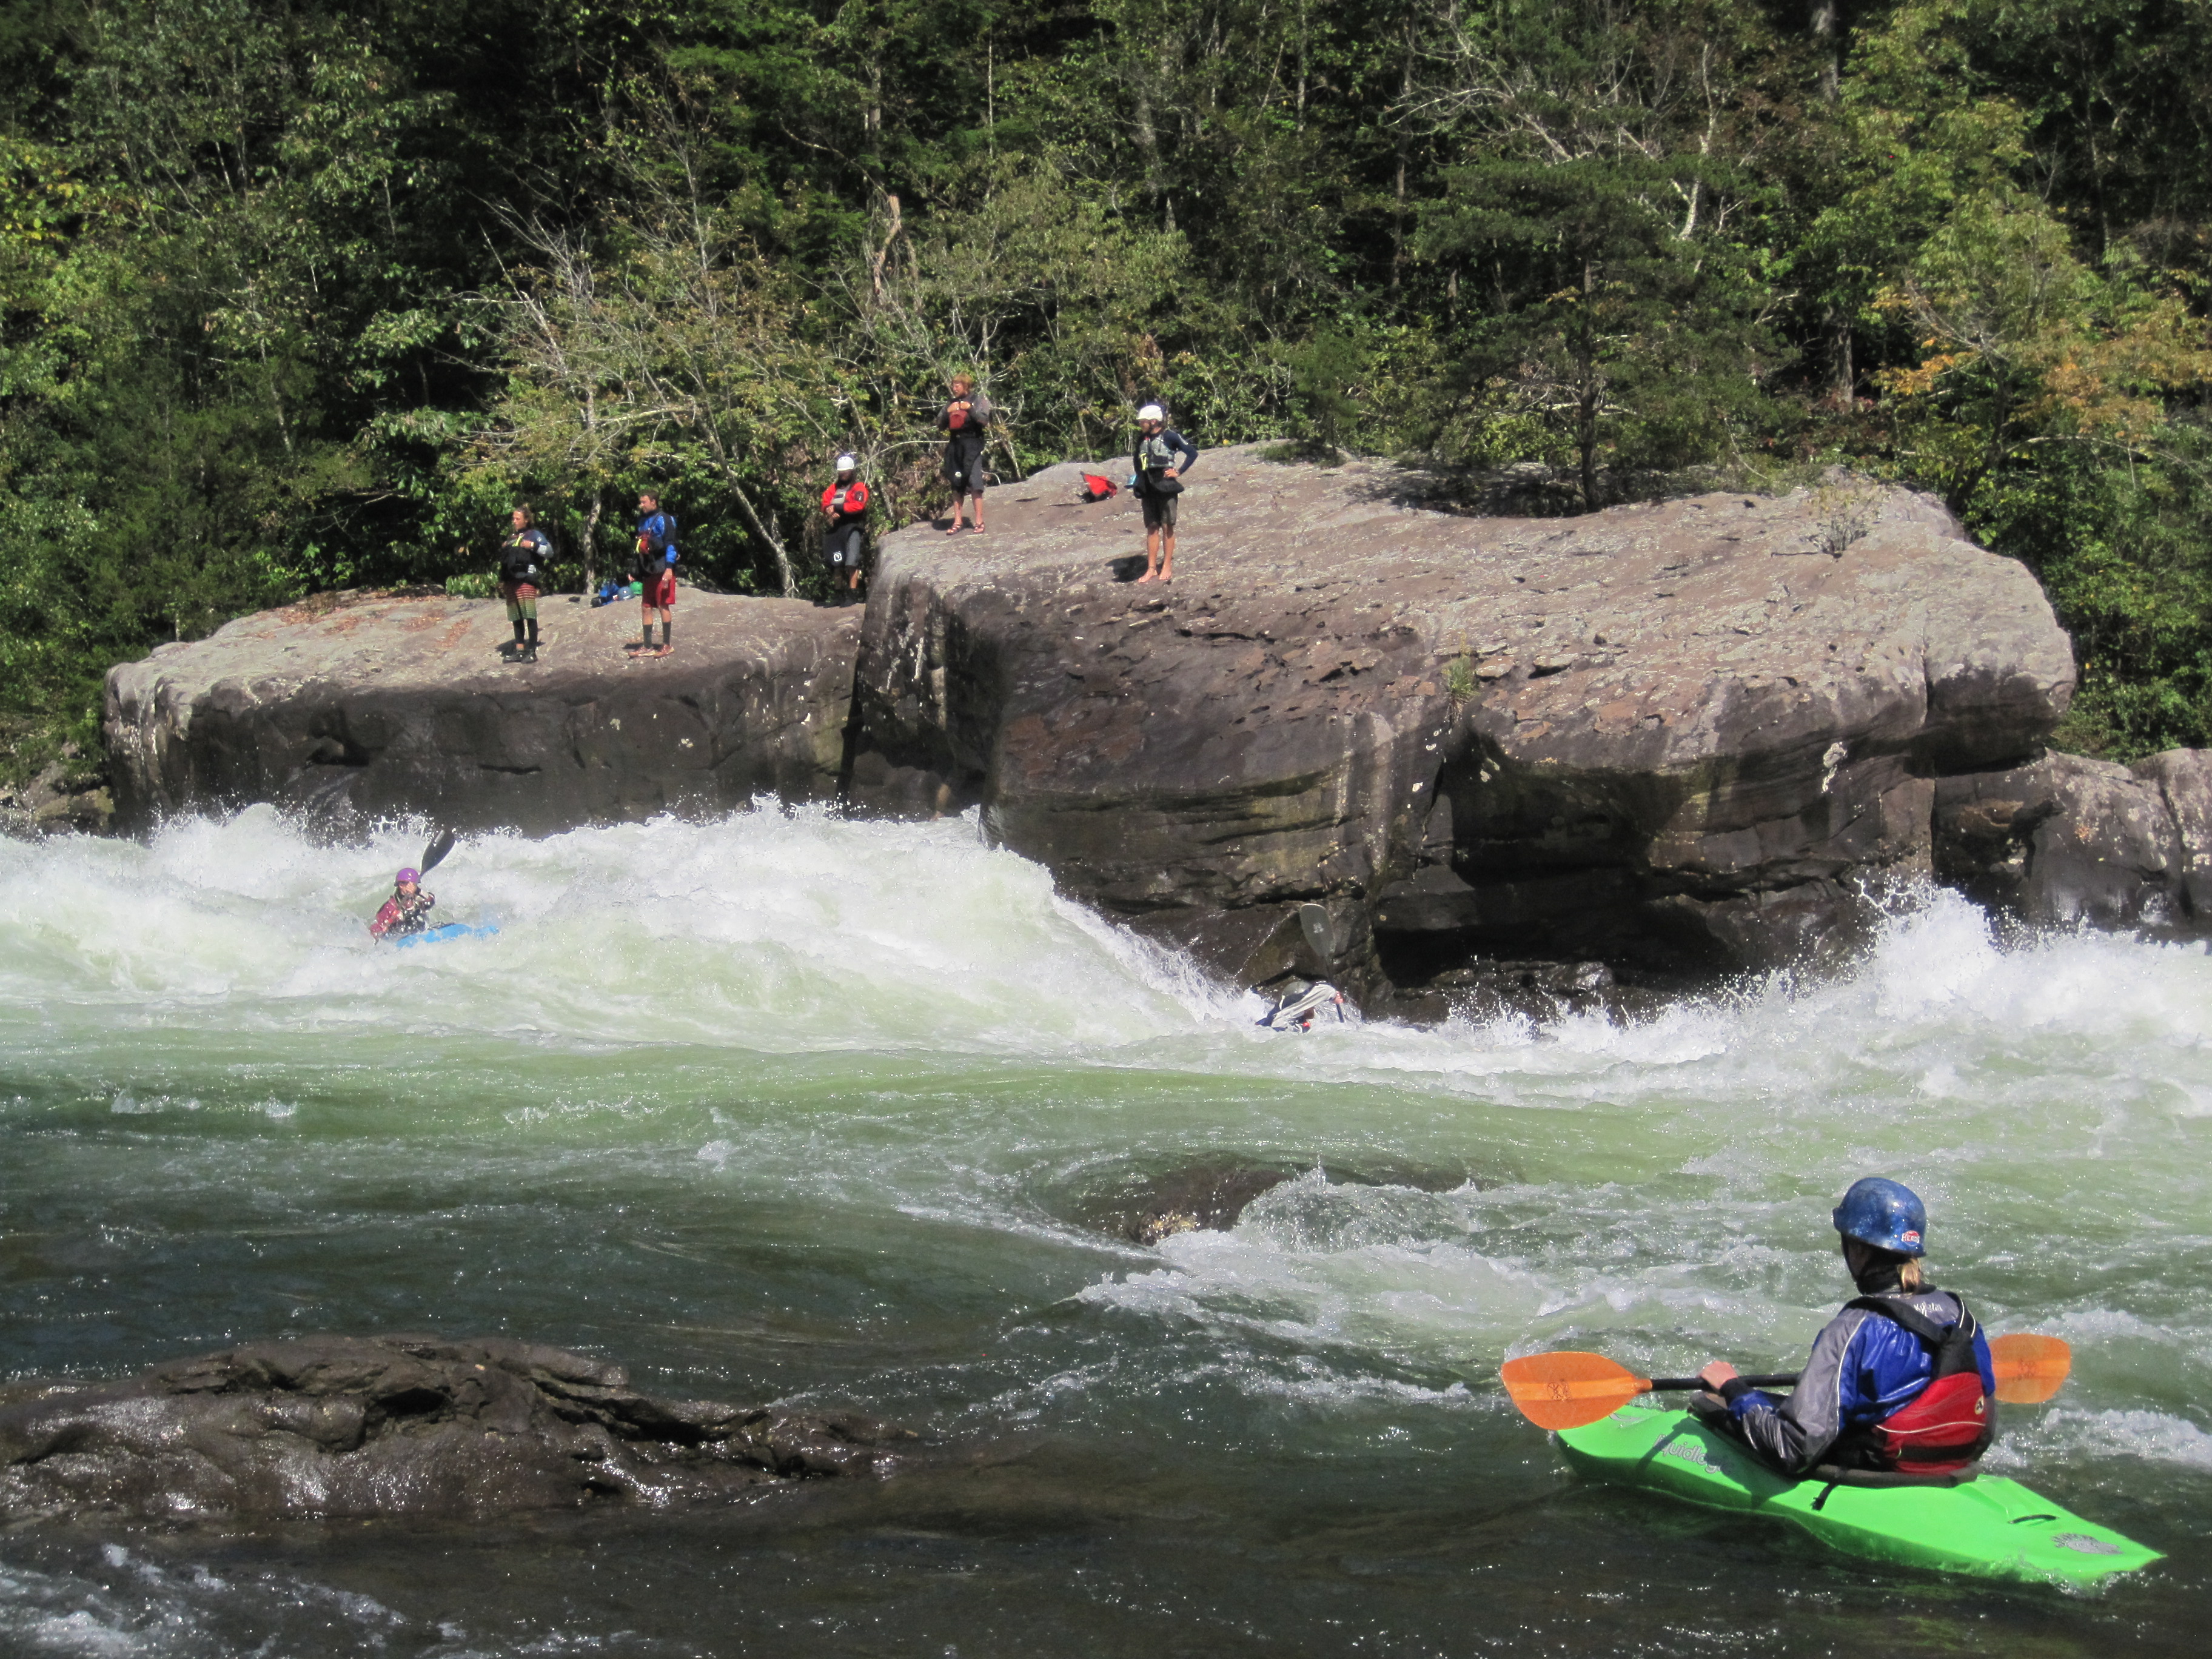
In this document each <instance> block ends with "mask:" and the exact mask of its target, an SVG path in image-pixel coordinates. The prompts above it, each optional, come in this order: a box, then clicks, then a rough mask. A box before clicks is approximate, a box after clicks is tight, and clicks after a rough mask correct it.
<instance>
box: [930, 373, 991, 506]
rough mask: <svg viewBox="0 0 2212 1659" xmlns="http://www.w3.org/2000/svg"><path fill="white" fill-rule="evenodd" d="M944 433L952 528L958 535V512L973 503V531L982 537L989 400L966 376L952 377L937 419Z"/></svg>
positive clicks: (989, 417)
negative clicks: (949, 393) (947, 399)
mask: <svg viewBox="0 0 2212 1659" xmlns="http://www.w3.org/2000/svg"><path fill="white" fill-rule="evenodd" d="M937 424H938V426H939V428H942V429H943V431H944V433H945V483H948V484H951V486H952V527H951V529H950V530H947V531H946V532H945V534H946V535H948V536H957V535H958V534H959V533H960V513H961V509H962V508H963V507H965V506H966V505H967V504H968V500H969V497H970V496H973V497H974V498H975V534H976V535H978V536H980V535H981V534H982V533H983V444H984V440H985V436H986V433H987V428H989V426H990V424H991V400H990V399H989V398H986V397H985V396H984V395H983V394H982V393H981V392H978V391H976V390H975V381H973V380H969V378H968V377H967V376H966V375H965V374H956V375H954V376H953V377H952V398H951V401H950V402H949V403H947V404H945V412H944V413H943V414H942V415H940V416H938V417H937Z"/></svg>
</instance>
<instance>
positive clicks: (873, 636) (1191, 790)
mask: <svg viewBox="0 0 2212 1659" xmlns="http://www.w3.org/2000/svg"><path fill="white" fill-rule="evenodd" d="M1079 471H1080V469H1079V468H1075V467H1063V468H1055V469H1052V470H1050V471H1046V472H1043V473H1040V474H1039V475H1037V476H1036V477H1034V478H1032V479H1030V481H1028V482H1027V483H1024V484H1022V485H1020V486H1018V487H1015V488H1012V489H1006V490H1003V491H1001V492H1000V493H999V495H997V497H995V498H994V503H993V518H992V520H991V530H990V533H989V534H988V535H987V536H984V537H980V538H969V537H963V538H958V539H957V540H956V541H951V542H948V540H947V538H945V537H943V536H942V535H939V534H938V533H936V532H933V531H932V530H929V529H927V528H926V527H917V528H915V529H912V530H908V531H907V532H902V533H901V534H900V535H898V536H895V537H892V538H890V540H889V541H888V543H887V544H886V546H885V548H884V556H883V561H882V568H881V569H880V571H879V573H878V578H877V583H876V590H875V592H874V594H873V595H872V598H871V600H870V603H869V607H868V617H867V625H866V632H865V634H864V636H863V639H862V642H861V652H860V670H859V676H858V685H857V692H856V695H857V697H858V702H859V714H860V730H861V734H862V735H861V738H860V745H861V752H860V757H859V759H858V762H857V763H856V765H855V768H854V775H853V781H852V785H853V790H854V796H855V799H858V800H860V801H861V802H863V803H866V804H870V805H878V806H882V807H886V808H895V807H897V806H900V805H914V804H921V803H934V804H938V805H948V804H955V803H964V802H969V801H976V802H980V803H981V805H982V809H983V817H984V823H985V824H986V826H987V829H988V831H989V833H990V834H992V835H993V836H995V837H996V838H998V839H999V840H1000V841H1001V842H1005V843H1006V845H1008V846H1011V847H1012V848H1016V849H1018V850H1019V851H1021V852H1023V853H1024V854H1029V855H1030V856H1031V857H1034V858H1036V859H1039V860H1042V861H1043V862H1044V863H1046V864H1048V865H1049V866H1051V867H1052V868H1053V869H1054V872H1056V873H1057V874H1058V876H1059V878H1060V881H1061V882H1062V884H1064V885H1065V886H1066V887H1067V888H1068V889H1069V890H1072V891H1073V892H1074V893H1076V894H1078V895H1079V896H1083V897H1085V898H1088V899H1090V900H1091V901H1093V902H1096V903H1097V904H1099V905H1100V906H1101V907H1102V908H1105V909H1107V910H1108V911H1109V912H1111V913H1113V914H1115V915H1121V916H1122V917H1125V918H1127V919H1129V920H1130V921H1133V923H1134V924H1136V925H1137V926H1139V927H1143V928H1146V929H1148V930H1150V931H1152V932H1154V933H1158V934H1160V935H1162V936H1164V937H1167V938H1170V939H1175V940H1176V941H1177V942H1180V943H1183V944H1186V945H1191V946H1193V947H1194V948H1196V949H1198V950H1199V951H1200V952H1201V953H1202V954H1204V955H1206V956H1209V957H1212V959H1213V960H1214V961H1215V962H1216V963H1218V964H1219V965H1220V966H1222V967H1223V968H1225V969H1228V970H1230V971H1231V972H1234V973H1237V974H1238V975H1241V976H1243V977H1245V978H1247V979H1263V978H1265V977H1267V975H1269V974H1271V973H1273V972H1276V971H1279V970H1282V969H1288V968H1291V967H1293V966H1297V967H1299V968H1301V969H1303V970H1304V971H1308V972H1316V971H1322V970H1324V969H1326V970H1328V971H1329V972H1332V973H1334V974H1335V975H1339V976H1340V977H1343V978H1347V979H1350V980H1352V981H1354V982H1355V983H1357V982H1362V981H1365V982H1368V983H1374V982H1376V981H1377V980H1378V979H1379V978H1380V977H1381V976H1385V975H1387V977H1388V978H1389V979H1390V980H1392V981H1396V982H1398V983H1401V984H1406V983H1418V982H1420V981H1424V980H1425V979H1427V978H1429V977H1431V976H1432V975H1435V974H1437V973H1438V972H1440V971H1442V970H1443V969H1447V968H1449V967H1450V966H1452V965H1454V964H1456V963H1460V962H1463V961H1464V960H1466V959H1467V958H1468V956H1469V955H1470V954H1472V953H1476V952H1480V953H1484V954H1500V953H1503V954H1508V955H1512V956H1516V957H1561V956H1570V957H1571V956H1591V957H1607V958H1610V959H1613V960H1616V961H1622V962H1627V963H1641V964H1644V965H1647V966H1651V967H1657V968H1667V967H1682V968H1697V969H1715V968H1732V967H1741V966H1753V965H1759V964H1762V963H1771V962H1775V961H1778V960H1782V959H1784V958H1788V957H1792V956H1794V955H1796V954H1797V953H1798V952H1799V951H1802V949H1803V948H1804V947H1805V946H1806V945H1808V943H1813V942H1817V941H1819V940H1821V939H1826V938H1828V937H1832V936H1835V935H1837V934H1838V933H1843V932H1846V931H1848V927H1849V924H1850V922H1851V921H1852V920H1853V918H1854V916H1855V915H1856V914H1857V909H1858V906H1859V902H1860V901H1859V899H1858V897H1857V888H1858V884H1860V883H1861V882H1862V881H1863V878H1866V877H1869V876H1870V875H1880V874H1882V873H1885V872H1916V873H1917V872H1927V871H1928V870H1929V868H1930V866H1931V862H1932V853H1933V842H1932V814H1933V809H1934V805H1935V797H1936V786H1937V783H1938V781H1941V780H1942V779H1946V778H1952V777H1957V776H1960V775H1970V774H1974V773H1978V772H1983V771H1989V770H1993V769H2003V768H2006V767H2008V766H2012V765H2015V764H2017V763H2023V762H2026V761H2027V760H2029V759H2032V758H2033V757H2034V756H2035V755H2036V754H2037V753H2038V752H2039V748H2040V745H2041V743H2042V740H2043V738H2044V737H2045V735H2046V734H2047V733H2048V732H2050V730H2051V727H2052V726H2054V725H2055V724H2056V723H2057V720H2058V718H2059V716H2060V715H2061V714H2063V711H2064V708H2065V706H2066V702H2067V699H2068V697H2069V696H2070V694H2071V690H2072V686H2073V678H2074V671H2073V660H2072V653H2071V650H2070V647H2069V642H2068V641H2067V639H2066V637H2065V635H2063V633H2062V632H2061V631H2060V630H2059V629H2058V628H2057V624H2056V623H2055V622H2054V621H2053V619H2052V617H2051V611H2050V607H2049V606H2048V605H2047V604H2046V603H2045V600H2044V599H2043V596H2042V594H2041V592H2040V591H2039V588H2038V587H2037V586H2036V583H2035V581H2034V580H2033V577H2032V576H2031V575H2030V574H2028V572H2027V570H2026V569H2024V568H2021V566H2019V565H2018V564H2015V563H2014V562H2011V561H2008V560H2005V559H2001V558H1998V557H1996V556H1994V555H1991V554H1989V553H1986V552H1984V551H1983V550H1980V549H1978V548H1976V547H1975V546H1973V545H1972V544H1971V543H1969V542H1967V541H1966V539H1965V538H1964V537H1963V536H1962V535H1961V533H1960V531H1959V529H1958V527H1957V526H1956V525H1955V524H1954V523H1953V522H1952V520H1950V519H1949V518H1948V515H1946V514H1945V513H1942V511H1941V510H1940V509H1939V508H1937V507H1935V506H1933V505H1932V504H1930V503H1929V502H1927V501H1923V500H1922V499H1920V498H1917V497H1913V496H1910V495H1904V494H1902V493H1898V492H1876V491H1875V490H1872V489H1869V488H1867V487H1864V486H1858V487H1854V486H1851V485H1849V484H1839V485H1838V486H1837V487H1836V488H1834V489H1831V490H1826V491H1814V492H1801V493H1799V494H1798V495H1793V496H1790V497H1788V498H1786V499H1781V500H1771V499H1762V498H1754V497H1747V496H1741V495H1711V496H1705V497H1702V498H1699V499H1696V500H1690V501H1670V502H1667V503H1664V504H1661V505H1656V506H1649V507H1620V508H1615V509H1613V510H1612V511H1609V512H1606V513H1597V514H1593V515H1590V516H1589V517H1585V518H1579V519H1569V520H1484V519H1466V518H1453V517H1448V516H1445V515H1442V514H1438V513H1430V512H1425V511H1422V510H1420V509H1419V507H1415V506H1413V505H1410V504H1408V503H1407V501H1403V500H1401V499H1400V498H1399V497H1398V495H1397V494H1396V490H1397V489H1398V487H1399V486H1398V480H1397V476H1396V475H1395V474H1394V473H1393V472H1392V471H1390V470H1389V469H1386V468H1383V467H1379V466H1372V465H1357V464H1355V465H1347V466H1346V467H1343V468H1340V469H1336V470H1334V471H1322V470H1319V469H1315V468H1308V467H1285V466H1279V465H1270V464H1268V463H1267V462H1264V461H1262V460H1261V459H1259V458H1258V457H1257V456H1256V455H1255V453H1251V452H1249V451H1225V452H1219V453H1214V454H1211V455H1208V456H1206V458H1205V459H1204V460H1203V461H1202V462H1201V463H1200V467H1199V469H1198V470H1197V471H1196V472H1195V473H1194V476H1193V478H1192V481H1191V487H1190V489H1188V492H1187V493H1186V494H1185V495H1184V496H1183V497H1182V501H1183V507H1182V513H1183V523H1182V531H1181V538H1180V547H1179V551H1178V556H1177V562H1178V565H1179V568H1180V574H1178V576H1177V579H1176V581H1175V582H1174V584H1173V585H1172V586H1168V587H1165V588H1162V587H1159V586H1139V585H1135V584H1133V583H1131V582H1129V581H1127V580H1125V578H1126V577H1127V575H1129V574H1133V565H1134V558H1135V556H1136V555H1137V553H1138V551H1139V549H1140V548H1141V545H1142V532H1141V529H1140V526H1139V517H1138V513H1137V509H1136V507H1135V505H1134V504H1133V502H1130V501H1127V500H1126V499H1123V500H1120V501H1113V502H1109V503H1106V504H1103V505H1100V506H1097V507H1085V506H1080V505H1078V504H1076V502H1075V500H1074V489H1075V479H1076V477H1077V474H1078V473H1079ZM1308 899H1318V900H1320V901H1322V902H1324V903H1325V904H1326V905H1327V906H1328V909H1329V911H1330V913H1331V916H1332V919H1333V923H1334V926H1333V927H1332V928H1331V929H1330V930H1329V932H1330V934H1331V937H1330V938H1329V939H1328V940H1327V941H1326V942H1327V943H1328V945H1329V947H1330V948H1329V951H1328V958H1329V959H1328V960H1322V959H1320V956H1319V953H1317V952H1316V951H1315V950H1314V948H1313V946H1312V944H1311V943H1310V940H1309V939H1308V938H1307V937H1306V936H1305V935H1304V934H1303V933H1301V932H1300V930H1299V929H1298V928H1297V927H1295V925H1293V923H1292V921H1291V911H1292V907H1293V906H1294V904H1295V902H1297V901H1300V900H1308Z"/></svg>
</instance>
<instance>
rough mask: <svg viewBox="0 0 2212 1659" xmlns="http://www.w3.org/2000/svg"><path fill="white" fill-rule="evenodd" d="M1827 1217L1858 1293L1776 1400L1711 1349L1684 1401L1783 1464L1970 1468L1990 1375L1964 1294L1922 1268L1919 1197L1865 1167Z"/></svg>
mask: <svg viewBox="0 0 2212 1659" xmlns="http://www.w3.org/2000/svg"><path fill="white" fill-rule="evenodd" d="M1832 1219H1833V1221H1834V1223H1835V1226H1836V1231H1838V1233H1840V1234H1841V1235H1842V1236H1843V1252H1844V1264H1845V1265H1846V1266H1847V1267H1849V1268H1850V1274H1851V1277H1852V1279H1854V1280H1855V1281H1857V1285H1858V1290H1859V1294H1858V1296H1857V1297H1856V1298H1855V1299H1854V1300H1852V1301H1851V1302H1850V1303H1849V1304H1846V1305H1845V1306H1844V1310H1843V1311H1842V1312H1841V1313H1839V1314H1838V1315H1837V1316H1835V1318H1833V1319H1832V1320H1830V1321H1829V1322H1828V1323H1827V1326H1826V1328H1825V1329H1823V1330H1822V1331H1821V1333H1820V1335H1819V1336H1818V1337H1817V1338H1815V1339H1814V1343H1813V1352H1812V1353H1811V1354H1810V1355H1809V1356H1808V1358H1807V1359H1806V1361H1805V1366H1804V1370H1802V1372H1801V1373H1800V1374H1799V1376H1798V1378H1797V1385H1796V1389H1794V1390H1793V1391H1792V1392H1791V1393H1790V1396H1789V1397H1788V1398H1787V1399H1784V1400H1778V1399H1776V1398H1775V1397H1774V1396H1773V1395H1769V1394H1765V1393H1762V1392H1761V1391H1760V1390H1759V1389H1754V1388H1753V1387H1752V1386H1751V1385H1750V1384H1748V1383H1746V1382H1745V1381H1744V1380H1743V1379H1742V1378H1741V1377H1740V1376H1737V1375H1736V1372H1735V1367H1734V1366H1733V1365H1730V1364H1728V1363H1727V1362H1726V1361H1724V1360H1715V1361H1713V1363H1712V1364H1709V1365H1707V1366H1706V1367H1705V1370H1701V1371H1699V1373H1698V1380H1699V1382H1701V1383H1704V1384H1705V1386H1706V1388H1707V1389H1711V1390H1712V1392H1711V1393H1709V1394H1698V1395H1692V1396H1691V1401H1690V1409H1691V1410H1692V1411H1693V1412H1695V1413H1697V1414H1698V1415H1699V1417H1700V1418H1702V1419H1705V1421H1707V1422H1709V1423H1711V1424H1714V1425H1716V1426H1718V1427H1720V1428H1723V1429H1724V1430H1725V1431H1728V1432H1730V1433H1733V1434H1735V1435H1736V1436H1738V1437H1741V1439H1742V1440H1743V1441H1744V1442H1745V1443H1746V1444H1747V1445H1749V1446H1750V1447H1751V1449H1753V1451H1755V1452H1757V1453H1758V1454H1759V1456H1760V1457H1761V1458H1762V1459H1763V1460H1764V1461H1765V1462H1767V1463H1769V1464H1771V1465H1772V1466H1773V1467H1774V1468H1777V1469H1778V1470H1779V1471H1781V1472H1782V1473H1783V1474H1805V1473H1807V1472H1808V1470H1810V1469H1811V1468H1814V1465H1816V1464H1829V1465H1834V1466H1837V1467H1840V1468H1846V1469H1852V1468H1857V1469H1883V1470H1889V1471H1893V1472H1897V1473H1903V1474H1931V1475H1933V1474H1956V1473H1958V1472H1959V1471H1960V1470H1963V1469H1965V1468H1969V1467H1971V1466H1972V1463H1973V1462H1975V1460H1977V1459H1978V1458H1979V1457H1980V1456H1981V1455H1982V1453H1983V1452H1984V1450H1986V1449H1988V1446H1989V1443H1990V1437H1991V1436H1992V1435H1993V1434H1994V1433H1995V1432H1996V1392H1997V1385H1996V1375H1995V1374H1994V1372H1993V1371H1992V1370H1991V1369H1990V1345H1989V1342H1988V1340H1987V1339H1985V1338H1984V1336H1983V1335H1982V1332H1981V1328H1980V1327H1979V1326H1978V1325H1977V1324H1976V1323H1975V1321H1974V1316H1973V1315H1972V1313H1970V1312H1968V1311H1967V1310H1966V1303H1965V1302H1964V1301H1963V1300H1961V1299H1960V1297H1957V1296H1955V1295H1954V1294H1953V1293H1951V1292H1950V1291H1939V1290H1936V1288H1935V1287H1934V1286H1933V1285H1929V1283H1928V1281H1927V1278H1926V1276H1925V1274H1924V1273H1923V1272H1922V1270H1921V1264H1920V1258H1921V1256H1922V1255H1924V1254H1925V1253H1926V1249H1927V1245H1926V1243H1925V1239H1926V1235H1927V1231H1928V1212H1927V1210H1926V1207H1925V1206H1923V1205H1922V1203H1921V1201H1920V1200H1919V1198H1918V1197H1917V1195H1916V1194H1914V1193H1913V1191H1912V1190H1911V1188H1909V1187H1905V1186H1904V1185H1902V1184H1901V1183H1899V1182H1894V1181H1887V1180H1884V1179H1883V1178H1882V1177H1881V1176H1869V1177H1868V1178H1867V1179H1865V1180H1863V1181H1858V1182H1853V1183H1852V1185H1851V1189H1850V1191H1849V1192H1847V1193H1845V1194H1844V1201H1843V1202H1842V1203H1841V1204H1838V1206H1836V1209H1835V1213H1834V1215H1833V1217H1832Z"/></svg>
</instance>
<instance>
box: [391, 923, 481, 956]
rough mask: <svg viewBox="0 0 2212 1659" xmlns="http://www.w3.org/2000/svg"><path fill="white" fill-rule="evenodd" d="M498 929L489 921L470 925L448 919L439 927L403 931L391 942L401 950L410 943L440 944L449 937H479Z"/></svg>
mask: <svg viewBox="0 0 2212 1659" xmlns="http://www.w3.org/2000/svg"><path fill="white" fill-rule="evenodd" d="M497 932H499V929H498V928H497V927H494V926H493V925H492V924H491V923H490V922H486V923H484V925H483V927H470V926H469V925H468V923H466V922H465V921H449V922H447V923H446V924H445V925H444V926H442V927H426V928H424V929H423V930H422V932H421V933H403V934H401V935H400V936H399V937H398V939H394V940H392V943H393V944H394V945H398V947H399V948H400V949H401V950H403V951H404V950H405V949H406V948H407V947H408V946H409V945H442V944H444V943H445V942H446V941H447V939H481V938H483V937H485V936H487V935H489V934H492V933H497Z"/></svg>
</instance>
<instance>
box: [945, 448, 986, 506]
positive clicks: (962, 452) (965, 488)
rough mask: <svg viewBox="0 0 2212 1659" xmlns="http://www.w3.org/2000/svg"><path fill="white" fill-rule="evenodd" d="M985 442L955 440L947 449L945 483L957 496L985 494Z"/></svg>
mask: <svg viewBox="0 0 2212 1659" xmlns="http://www.w3.org/2000/svg"><path fill="white" fill-rule="evenodd" d="M983 471H984V469H983V441H982V440H981V438H975V439H969V440H965V441H963V440H961V439H958V438H956V439H954V440H953V441H951V443H949V444H947V445H945V483H949V484H951V486H952V493H953V494H954V495H981V494H982V493H983Z"/></svg>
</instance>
